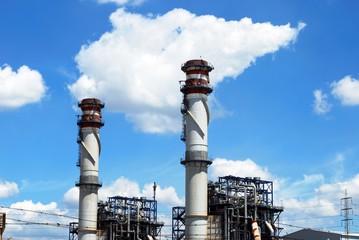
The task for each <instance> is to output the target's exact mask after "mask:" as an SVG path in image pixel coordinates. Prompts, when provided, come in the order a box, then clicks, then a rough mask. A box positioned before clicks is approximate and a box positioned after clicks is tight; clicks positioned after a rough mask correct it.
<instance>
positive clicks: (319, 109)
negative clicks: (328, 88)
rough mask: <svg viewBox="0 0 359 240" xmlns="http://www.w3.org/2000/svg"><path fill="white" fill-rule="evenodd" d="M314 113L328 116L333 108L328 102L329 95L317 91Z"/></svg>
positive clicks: (315, 93) (315, 92)
mask: <svg viewBox="0 0 359 240" xmlns="http://www.w3.org/2000/svg"><path fill="white" fill-rule="evenodd" d="M313 94H314V104H313V111H314V113H316V114H318V115H322V114H326V113H327V112H329V111H330V109H331V108H332V105H331V104H330V103H329V102H328V95H327V94H325V93H323V92H322V91H321V90H315V91H314V92H313Z"/></svg>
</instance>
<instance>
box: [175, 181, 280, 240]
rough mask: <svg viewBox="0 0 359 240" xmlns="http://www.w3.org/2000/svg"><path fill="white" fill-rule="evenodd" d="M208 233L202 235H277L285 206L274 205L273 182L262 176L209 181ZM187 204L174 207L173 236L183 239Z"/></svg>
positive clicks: (240, 238)
mask: <svg viewBox="0 0 359 240" xmlns="http://www.w3.org/2000/svg"><path fill="white" fill-rule="evenodd" d="M208 206H209V211H208V220H207V224H206V225H207V237H206V238H202V239H208V240H209V239H213V240H214V239H230V240H251V239H255V240H258V239H262V240H272V239H278V238H279V234H280V231H281V228H279V227H278V220H279V215H280V213H281V212H282V211H283V208H282V207H276V206H274V205H273V183H272V182H271V181H264V180H261V179H260V178H241V177H235V176H225V177H219V178H218V181H216V182H209V183H208ZM185 219H186V209H185V207H174V208H173V210H172V239H174V240H180V239H184V232H185V226H184V222H185Z"/></svg>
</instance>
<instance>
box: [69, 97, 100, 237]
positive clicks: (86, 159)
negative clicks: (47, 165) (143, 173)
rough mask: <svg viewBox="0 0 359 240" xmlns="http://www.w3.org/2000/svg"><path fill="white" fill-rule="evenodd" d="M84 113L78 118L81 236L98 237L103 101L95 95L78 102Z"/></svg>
mask: <svg viewBox="0 0 359 240" xmlns="http://www.w3.org/2000/svg"><path fill="white" fill-rule="evenodd" d="M78 106H79V107H80V108H81V109H82V116H81V118H80V119H79V121H78V122H77V125H78V126H79V137H78V143H79V145H80V159H79V162H78V166H79V167H80V181H79V182H78V183H76V186H77V187H79V188H80V197H79V225H78V239H79V240H96V234H97V202H98V189H99V188H100V187H101V183H99V181H98V160H99V155H100V151H101V143H100V128H101V127H102V126H103V125H104V123H103V122H102V121H101V117H102V116H101V109H102V108H103V107H104V103H103V102H101V101H100V100H98V99H96V98H86V99H83V100H82V101H80V102H79V104H78Z"/></svg>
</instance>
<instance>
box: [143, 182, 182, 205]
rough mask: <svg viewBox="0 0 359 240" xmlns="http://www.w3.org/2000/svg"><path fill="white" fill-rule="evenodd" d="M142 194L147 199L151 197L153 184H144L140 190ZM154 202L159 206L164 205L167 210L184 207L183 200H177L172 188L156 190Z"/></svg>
mask: <svg viewBox="0 0 359 240" xmlns="http://www.w3.org/2000/svg"><path fill="white" fill-rule="evenodd" d="M142 194H143V195H144V196H145V197H147V198H152V197H153V184H146V185H145V186H144V188H143V190H142ZM156 200H157V202H158V203H159V204H162V205H165V206H167V207H168V208H171V207H174V206H184V198H179V197H178V195H177V193H176V189H175V188H174V187H172V186H169V187H166V188H162V187H161V186H157V188H156Z"/></svg>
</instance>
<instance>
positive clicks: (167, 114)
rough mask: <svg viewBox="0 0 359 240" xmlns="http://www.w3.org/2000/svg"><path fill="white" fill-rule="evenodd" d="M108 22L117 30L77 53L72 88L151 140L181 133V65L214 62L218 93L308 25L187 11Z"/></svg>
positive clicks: (125, 15)
mask: <svg viewBox="0 0 359 240" xmlns="http://www.w3.org/2000/svg"><path fill="white" fill-rule="evenodd" d="M110 20H111V22H112V25H113V29H112V31H111V32H106V33H104V34H103V35H102V36H101V38H100V39H99V40H97V41H95V42H92V43H90V44H88V45H85V46H82V48H81V50H80V52H79V53H78V54H77V56H76V62H77V64H78V68H79V70H80V72H81V76H80V77H79V79H78V80H77V81H76V82H75V83H73V84H70V85H69V86H68V88H69V90H70V92H71V93H72V94H73V95H74V96H75V97H76V98H78V99H82V98H85V97H97V98H100V99H101V100H103V101H104V102H106V106H107V108H108V109H109V110H110V111H113V112H122V113H124V114H125V116H126V119H127V120H128V121H130V122H132V123H133V124H134V125H135V128H136V129H138V130H139V131H143V132H149V133H166V132H178V131H180V129H181V116H180V112H179V106H180V103H181V98H182V95H181V93H180V91H179V85H178V81H179V80H182V79H184V78H185V75H184V73H183V72H181V71H180V66H181V64H182V63H183V62H184V61H187V60H189V59H193V58H200V57H202V58H203V59H205V60H208V61H209V62H211V63H212V64H213V65H214V67H215V70H214V71H213V72H212V73H211V84H212V85H214V86H216V85H217V84H218V83H220V82H221V81H222V80H223V79H224V78H225V77H237V76H238V75H240V74H241V73H242V72H243V71H244V70H245V69H246V68H248V67H249V66H251V65H252V64H254V63H255V60H256V58H258V57H261V56H264V55H266V54H269V53H274V52H276V51H278V50H279V49H280V48H283V47H287V46H289V45H290V44H291V43H292V42H294V41H295V40H296V38H297V35H298V33H299V32H300V30H301V29H302V28H303V27H304V26H305V24H304V23H300V24H299V25H298V27H291V26H290V24H286V25H278V26H276V25H272V24H271V23H253V22H252V20H251V19H250V18H243V19H241V20H239V21H226V20H224V19H223V18H217V17H215V16H211V15H204V16H196V15H195V14H192V13H190V12H188V11H186V10H184V9H174V10H172V11H169V12H168V13H166V14H164V15H160V16H155V17H154V16H143V15H140V14H134V13H129V12H126V11H125V10H124V9H118V10H117V11H116V12H114V13H113V14H112V15H111V17H110ZM209 26H210V27H209Z"/></svg>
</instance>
